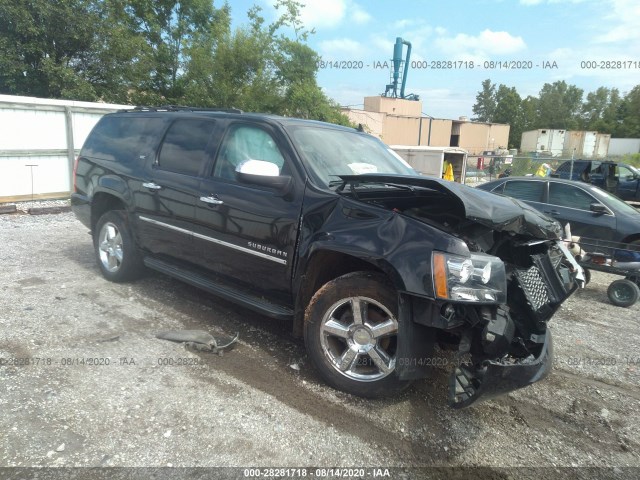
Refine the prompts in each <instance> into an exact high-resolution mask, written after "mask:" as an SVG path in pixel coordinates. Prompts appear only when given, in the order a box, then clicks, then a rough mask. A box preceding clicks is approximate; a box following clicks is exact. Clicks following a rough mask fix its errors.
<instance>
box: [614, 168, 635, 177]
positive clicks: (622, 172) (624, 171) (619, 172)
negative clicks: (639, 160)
mask: <svg viewBox="0 0 640 480" xmlns="http://www.w3.org/2000/svg"><path fill="white" fill-rule="evenodd" d="M630 176H633V172H632V171H631V170H629V169H628V168H627V167H622V166H620V165H617V166H616V177H618V178H627V177H630Z"/></svg>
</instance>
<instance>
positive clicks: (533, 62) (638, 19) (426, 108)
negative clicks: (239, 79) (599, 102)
mask: <svg viewBox="0 0 640 480" xmlns="http://www.w3.org/2000/svg"><path fill="white" fill-rule="evenodd" d="M301 3H306V5H305V7H304V8H303V10H302V20H303V22H304V24H305V26H306V27H307V28H309V29H311V28H313V29H315V34H313V35H311V36H310V37H309V40H308V44H309V46H310V47H311V48H313V49H314V50H315V51H316V52H318V54H319V55H320V56H321V58H322V60H323V61H324V64H321V65H320V67H321V68H320V69H319V71H318V84H319V85H320V87H322V89H323V90H324V91H325V93H326V94H327V95H328V96H329V97H331V98H333V99H334V100H335V101H336V102H338V103H339V104H340V105H344V106H351V107H353V108H362V104H363V101H364V100H363V99H364V97H365V96H374V95H380V94H381V93H383V92H384V91H385V86H386V85H387V84H388V83H389V80H390V73H391V71H390V68H389V67H390V61H391V58H392V56H393V44H394V43H395V40H396V37H401V38H402V39H404V40H406V41H408V42H411V44H412V54H411V60H410V68H409V72H408V74H407V84H406V93H407V94H408V93H413V94H417V95H419V96H420V99H421V100H422V102H423V105H422V110H423V113H424V114H425V115H430V116H432V117H435V118H458V117H460V116H467V117H469V118H471V117H472V116H473V112H472V107H473V104H474V103H475V97H476V94H477V93H478V91H479V90H480V89H481V83H482V81H483V80H485V79H487V78H489V79H491V81H492V82H493V83H495V84H505V85H506V86H508V87H516V90H517V91H518V93H519V94H520V95H521V96H522V97H523V98H524V97H526V96H527V95H533V96H537V95H538V93H539V92H540V89H541V88H542V86H543V85H544V84H545V83H553V82H555V81H558V80H565V81H566V82H567V83H569V84H573V85H577V86H578V87H579V88H582V89H583V90H584V92H585V93H584V95H585V97H586V94H587V93H588V92H591V91H594V90H596V89H597V88H598V87H600V86H604V87H609V88H613V87H615V88H618V89H619V90H620V91H621V93H625V92H627V91H629V90H630V89H631V88H633V87H634V86H636V85H638V84H640V1H638V0H496V1H488V0H476V1H471V0H457V1H453V0H452V1H441V0H413V1H409V0H398V1H396V2H391V1H389V0H370V1H365V0H301ZM230 4H231V8H232V17H233V21H234V24H235V25H242V24H243V23H246V21H247V20H246V12H247V10H248V9H249V7H250V6H251V5H253V4H257V5H259V6H261V7H262V8H263V16H264V17H265V18H266V19H267V20H273V19H274V18H275V15H276V10H275V9H274V8H273V4H274V0H254V1H251V0H233V1H231V2H230ZM403 55H406V47H405V49H404V52H403ZM336 61H337V62H338V63H337V65H338V66H341V67H350V68H335V66H336ZM349 62H350V63H349ZM385 62H386V63H387V65H385ZM607 62H609V63H607ZM454 65H455V67H456V68H453V66H454ZM472 65H473V68H472ZM439 66H440V67H441V68H438V67H439ZM433 67H435V68H433ZM442 67H444V68H442Z"/></svg>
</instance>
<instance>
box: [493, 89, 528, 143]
mask: <svg viewBox="0 0 640 480" xmlns="http://www.w3.org/2000/svg"><path fill="white" fill-rule="evenodd" d="M495 102H496V107H495V112H494V114H493V121H494V122H496V123H507V124H509V125H510V128H509V148H514V147H515V146H516V145H520V139H521V137H522V132H523V131H524V130H523V128H524V115H523V111H522V98H520V95H518V92H517V90H516V89H515V87H511V88H509V87H507V86H505V85H502V84H501V85H500V86H498V90H497V91H496V96H495Z"/></svg>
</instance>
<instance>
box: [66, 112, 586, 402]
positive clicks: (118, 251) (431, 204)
mask: <svg viewBox="0 0 640 480" xmlns="http://www.w3.org/2000/svg"><path fill="white" fill-rule="evenodd" d="M74 190H75V191H74V193H73V195H72V200H71V201H72V208H73V211H74V212H75V214H76V216H77V217H78V219H79V220H80V221H81V222H82V223H83V224H84V225H86V226H87V228H89V229H90V231H91V233H92V235H93V248H94V252H95V258H96V262H97V265H98V268H99V269H100V272H101V273H102V275H103V276H104V277H105V278H107V279H108V280H111V281H114V282H123V281H129V280H133V279H135V278H136V277H137V276H138V275H140V274H141V273H142V272H143V270H144V269H143V267H147V268H150V269H153V270H156V271H159V272H163V273H165V274H167V275H170V276H172V277H175V278H177V279H179V280H181V281H184V282H186V283H188V284H190V285H193V286H195V287H198V288H200V289H203V290H205V291H207V292H210V293H212V294H215V295H218V296H220V297H222V298H225V299H227V300H230V301H233V302H236V303H238V304H240V305H242V306H244V307H245V308H246V309H247V312H248V313H249V312H257V313H260V314H262V315H264V316H268V317H274V318H276V319H279V320H280V321H287V322H291V325H292V329H293V332H294V333H295V334H298V335H301V336H304V341H305V345H306V347H307V351H308V355H309V357H310V360H311V362H312V364H313V365H314V366H315V367H316V369H317V372H318V373H319V375H320V376H321V377H322V378H323V379H324V380H325V381H326V382H327V383H329V384H330V385H332V386H333V387H335V388H337V389H340V390H343V391H346V392H349V393H352V394H355V395H360V396H363V397H379V396H384V395H392V394H395V393H398V392H399V391H401V390H402V389H404V388H406V387H407V386H408V385H409V383H410V381H412V380H416V379H418V378H423V377H425V376H427V375H428V374H429V373H430V372H431V371H432V370H433V368H434V367H436V368H440V367H442V366H448V367H450V368H449V370H450V374H451V377H450V384H449V401H450V404H451V406H453V407H454V408H461V407H466V406H468V405H471V404H473V403H474V402H476V401H477V400H479V399H486V398H491V397H494V396H497V395H500V394H504V393H506V392H509V391H511V390H514V389H517V388H521V387H524V386H526V385H529V384H531V383H534V382H537V381H539V380H541V379H542V378H544V377H545V376H546V375H547V374H549V372H550V371H551V368H552V359H553V347H552V338H551V332H550V330H549V329H548V327H547V324H548V322H549V321H550V319H551V318H552V316H553V315H554V313H555V312H556V310H557V309H558V308H559V307H560V305H561V304H562V303H563V302H564V301H565V300H566V299H567V298H568V297H569V296H570V295H571V294H572V293H573V292H574V291H575V290H576V289H577V288H578V287H579V286H580V285H581V284H582V283H583V282H584V272H583V271H582V269H581V268H580V266H579V265H578V264H577V263H576V261H575V259H574V258H573V257H572V256H571V254H570V253H569V251H568V250H567V247H566V246H565V244H564V242H563V241H562V229H561V226H560V224H559V223H558V222H557V221H555V220H554V219H552V218H549V217H547V216H545V215H544V214H542V213H539V212H538V211H537V210H535V209H533V208H532V207H529V206H528V205H526V204H524V203H520V202H519V201H518V200H515V199H511V198H507V197H502V196H498V195H494V194H492V193H488V192H483V191H480V190H476V189H473V188H470V187H466V186H464V185H460V184H458V183H455V182H448V181H445V180H441V179H435V178H428V177H423V176H419V175H417V173H416V172H415V171H414V170H413V169H412V168H411V167H410V166H409V165H408V164H407V163H406V162H405V161H404V160H402V159H401V158H400V157H399V156H398V155H397V154H395V152H393V151H392V150H391V149H390V148H389V147H388V146H386V145H384V144H383V143H382V142H381V141H379V140H378V139H376V138H374V137H372V136H370V135H367V134H365V133H364V132H361V131H358V130H356V129H354V128H346V127H339V126H336V125H330V124H326V123H321V122H314V121H308V120H300V119H293V118H283V117H277V116H272V115H263V114H249V113H243V112H240V111H217V110H201V109H188V108H177V107H166V108H139V109H134V110H129V111H125V112H119V113H114V114H109V115H105V116H104V117H103V118H102V119H101V120H100V121H99V122H98V123H97V125H96V126H95V128H94V129H93V131H92V132H91V133H90V135H89V136H88V138H87V140H86V142H85V144H84V146H83V148H82V150H81V152H80V156H79V157H78V159H77V162H76V166H75V169H74ZM436 346H439V347H441V348H446V349H450V350H454V352H455V355H454V358H455V361H451V362H448V363H443V359H442V358H441V357H436V353H435V350H434V348H435V347H436ZM247 368H251V366H248V367H247Z"/></svg>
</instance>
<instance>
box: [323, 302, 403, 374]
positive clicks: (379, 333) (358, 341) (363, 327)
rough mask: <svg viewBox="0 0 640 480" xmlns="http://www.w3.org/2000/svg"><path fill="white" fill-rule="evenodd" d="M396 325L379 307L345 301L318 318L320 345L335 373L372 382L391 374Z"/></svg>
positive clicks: (334, 305)
mask: <svg viewBox="0 0 640 480" xmlns="http://www.w3.org/2000/svg"><path fill="white" fill-rule="evenodd" d="M397 334H398V321H397V320H396V318H395V317H394V316H393V315H392V314H391V312H390V311H389V310H388V309H387V308H386V307H385V306H384V305H382V304H381V303H379V302H377V301H376V300H373V299H372V298H368V297H348V298H344V299H341V300H339V301H338V302H336V303H334V304H333V305H332V306H331V307H330V308H329V309H328V310H327V313H326V314H325V315H324V317H323V318H322V322H321V325H320V344H321V347H322V351H323V353H324V355H325V356H326V358H327V359H328V360H329V362H330V364H331V365H332V366H333V368H334V369H335V370H337V371H338V372H339V373H341V374H342V375H344V376H345V377H347V378H349V379H351V380H358V381H360V382H373V381H376V380H380V379H382V378H384V377H386V376H387V375H389V374H391V373H392V372H393V371H394V370H395V366H396V349H397Z"/></svg>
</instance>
